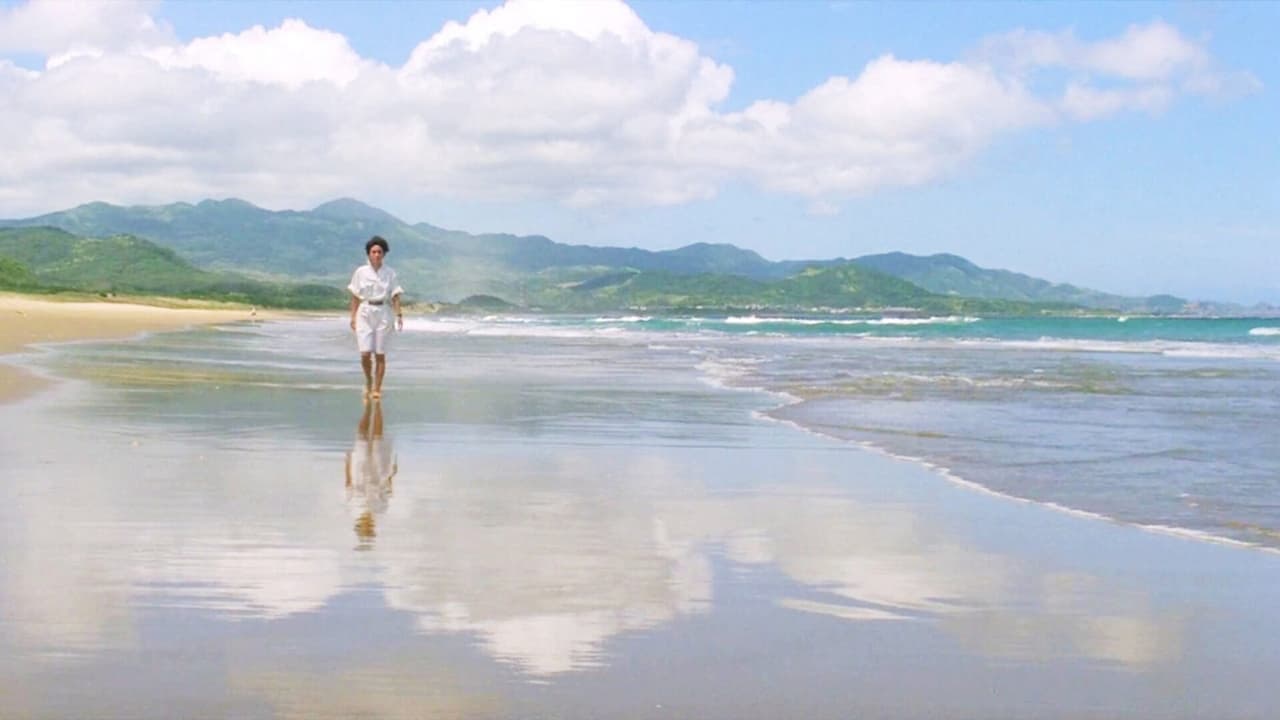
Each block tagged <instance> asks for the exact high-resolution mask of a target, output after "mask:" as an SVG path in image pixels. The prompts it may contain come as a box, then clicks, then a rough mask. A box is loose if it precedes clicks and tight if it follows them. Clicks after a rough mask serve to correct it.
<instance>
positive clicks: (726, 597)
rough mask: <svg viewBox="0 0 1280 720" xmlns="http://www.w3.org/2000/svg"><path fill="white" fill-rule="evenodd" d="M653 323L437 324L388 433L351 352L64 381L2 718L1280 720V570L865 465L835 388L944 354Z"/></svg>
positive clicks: (133, 366) (12, 406) (332, 321)
mask: <svg viewBox="0 0 1280 720" xmlns="http://www.w3.org/2000/svg"><path fill="white" fill-rule="evenodd" d="M175 322H176V321H175ZM214 322H215V323H217V321H216V320H214ZM190 324H191V323H190V322H187V323H181V324H178V325H177V326H178V327H182V326H185V325H190ZM635 324H636V322H635V321H634V319H632V320H624V321H617V320H616V319H614V320H611V321H609V322H601V321H599V319H596V318H580V319H576V320H573V321H572V322H570V321H568V320H554V321H552V320H546V319H538V318H519V317H513V318H506V319H503V318H463V319H449V318H410V319H409V323H408V326H407V328H406V332H405V333H403V334H401V335H399V336H397V337H396V338H395V341H396V345H395V346H393V348H392V353H391V356H390V358H391V359H390V369H389V371H388V379H387V384H386V386H385V387H386V398H385V399H384V401H383V402H382V403H379V404H375V405H367V404H364V403H362V401H361V396H360V377H359V370H358V367H357V364H356V361H355V356H354V352H353V349H352V347H351V339H350V335H349V331H348V329H347V327H346V325H345V318H344V317H342V316H338V315H335V316H332V317H309V318H276V319H271V320H268V321H265V322H260V323H236V322H232V323H229V324H213V325H197V326H192V327H188V328H186V329H182V330H176V331H174V332H164V333H151V334H148V335H146V336H144V337H140V338H132V339H126V338H125V337H124V334H125V333H123V331H122V333H121V335H119V336H117V339H112V340H107V341H104V342H95V343H75V344H70V345H67V344H62V345H51V346H48V347H47V348H46V351H45V352H43V353H40V354H39V355H38V356H36V357H35V358H34V359H33V360H32V362H34V363H35V366H36V367H37V368H38V369H39V371H40V372H41V373H42V374H44V375H48V376H50V377H52V378H57V379H60V380H62V381H61V382H53V383H50V384H49V385H47V386H46V387H45V388H44V390H43V391H42V392H39V393H35V394H28V395H26V396H25V397H23V398H20V399H15V400H13V401H11V402H9V403H6V404H4V405H0V421H3V423H4V427H5V428H6V433H5V434H4V438H3V440H0V462H2V463H3V466H4V467H5V468H6V469H7V471H8V472H9V474H10V477H11V482H10V491H11V494H12V501H11V502H9V503H6V504H4V505H3V506H0V552H2V553H3V556H4V557H5V558H6V561H5V564H4V569H3V571H2V573H0V658H2V659H0V698H4V701H3V702H4V708H3V709H4V713H3V714H4V715H5V716H6V717H10V716H12V717H18V718H28V717H31V718H35V717H113V718H114V717H131V718H140V717H146V718H151V717H154V718H164V717H172V716H174V715H175V714H177V715H183V716H195V717H237V718H303V717H306V718H344V717H352V716H376V717H393V718H394V717H404V718H409V717H458V718H524V717H564V718H577V717H584V718H585V717H591V718H623V717H627V718H667V717H679V718H726V719H728V718H734V719H738V718H761V719H765V718H778V717H808V718H832V719H833V720H834V719H835V718H848V717H872V718H920V717H930V718H988V717H1017V718H1062V719H1067V718H1072V719H1074V718H1104V717H1133V718H1160V719H1162V720H1163V719H1168V718H1187V719H1188V720H1190V719H1192V718H1204V717H1213V718H1226V719H1232V720H1234V719H1241V720H1243V719H1257V720H1262V719H1263V718H1268V717H1271V715H1272V714H1273V713H1274V708H1275V707H1276V706H1277V701H1278V700H1280V696H1278V695H1277V693H1276V690H1275V688H1274V682H1273V678H1274V677H1275V674H1276V672H1277V671H1280V648H1278V647H1277V644H1276V643H1275V642H1274V638H1275V637H1280V618H1278V617H1277V616H1276V614H1275V613H1274V611H1273V610H1272V608H1274V607H1277V606H1280V553H1276V552H1273V551H1271V550H1270V549H1269V548H1267V547H1254V546H1243V545H1242V544H1240V543H1238V542H1233V541H1231V540H1230V539H1229V538H1213V537H1201V536H1196V535H1193V534H1189V533H1178V532H1172V531H1170V532H1163V531H1160V530H1159V529H1157V528H1154V527H1144V526H1141V525H1139V524H1136V523H1128V522H1122V521H1119V520H1115V519H1109V518H1103V517H1099V516H1098V515H1097V514H1091V513H1085V512H1079V511H1076V510H1073V509H1071V508H1063V507H1055V506H1052V505H1051V504H1050V503H1045V502H1036V501H1033V500H1030V499H1027V498H1016V497H1013V496H1011V495H1010V494H1008V493H1006V492H996V491H992V490H989V489H985V488H982V487H977V486H975V485H974V483H971V482H966V478H964V477H963V476H957V475H955V474H954V472H948V471H946V470H944V469H943V468H940V467H938V466H937V465H931V464H929V463H926V462H921V461H919V460H912V459H906V458H903V457H895V456H894V455H893V454H891V453H890V452H888V451H887V450H885V449H884V448H883V447H877V446H875V445H871V444H867V443H865V442H864V440H863V438H861V437H848V438H845V437H840V434H841V432H843V430H841V428H844V427H845V426H844V425H839V424H838V423H837V420H839V421H840V422H843V423H845V424H850V423H852V424H853V425H855V426H856V427H858V428H865V427H867V426H869V425H870V422H871V419H870V418H859V417H857V413H856V411H855V410H851V409H849V408H848V407H846V406H841V407H843V409H841V410H840V411H839V413H837V412H836V411H835V410H833V407H834V406H833V405H832V404H831V403H832V402H834V400H832V397H835V400H838V401H840V402H842V403H843V402H846V401H847V398H846V396H845V395H836V396H833V395H832V393H831V392H824V393H817V392H816V391H815V390H814V387H816V386H815V384H814V383H815V382H816V379H815V378H816V376H815V375H814V374H813V372H811V371H810V370H806V369H804V368H803V367H802V365H803V363H804V362H812V363H814V364H815V367H817V366H820V367H821V368H822V369H823V370H824V371H826V370H827V369H829V368H830V367H832V363H833V361H834V360H835V359H837V358H840V357H843V358H844V360H843V362H845V363H846V366H848V362H849V361H848V358H850V357H854V356H855V351H858V349H860V348H864V347H870V348H871V352H872V353H873V354H872V355H870V356H869V357H870V358H871V359H870V360H868V361H867V362H871V363H873V364H878V366H879V367H881V369H885V368H903V367H909V366H911V363H913V362H915V363H917V364H918V363H920V362H924V361H923V360H920V359H918V358H916V357H915V355H913V354H912V350H913V349H914V347H915V345H914V344H911V343H908V344H906V345H904V346H901V347H900V346H899V345H895V344H889V345H884V344H881V343H879V342H878V341H870V340H868V339H867V338H863V337H855V338H852V339H849V340H840V341H839V342H840V343H851V344H845V345H841V344H836V345H832V343H829V342H827V341H826V340H822V341H821V342H817V343H816V344H815V342H814V341H812V340H808V339H803V340H790V339H788V338H785V337H773V336H770V337H760V336H740V337H730V336H726V335H724V334H723V333H719V332H716V333H707V332H705V331H694V332H687V331H683V330H682V331H680V332H670V331H668V330H665V329H664V330H663V331H662V332H656V333H655V332H651V331H635V330H629V329H620V328H625V327H626V326H628V325H635ZM170 327H175V326H170ZM141 329H149V330H158V329H161V328H158V327H149V328H140V330H141ZM134 332H137V331H134ZM833 347H834V348H842V350H840V352H839V353H837V352H835V350H833ZM936 352H937V351H936V349H934V348H930V349H929V353H930V354H935V353H936ZM965 352H969V348H968V346H965ZM996 352H1003V353H1007V348H1004V347H1001V348H1000V349H998V350H997V351H996ZM1010 362H1011V364H1012V365H1016V363H1013V362H1012V361H1010ZM772 365H777V366H778V368H780V369H771V367H772ZM982 365H983V366H984V367H986V366H987V365H988V363H987V362H986V361H985V360H983V361H982ZM1036 366H1037V367H1042V366H1043V367H1049V366H1048V365H1047V364H1045V363H1042V362H1039V361H1038V360H1037V362H1036ZM841 367H845V366H841ZM851 367H852V366H848V367H845V370H842V373H843V374H841V375H840V378H839V381H840V382H846V381H847V380H848V377H847V376H848V374H849V372H852V370H851V369H850V368H851ZM1249 367H1251V368H1252V367H1253V366H1252V365H1250V366H1249ZM917 369H918V368H917ZM1143 372H1146V370H1145V369H1144V370H1143ZM1179 372H1181V369H1180V368H1179ZM1247 377H1248V379H1249V381H1250V382H1254V381H1256V378H1254V376H1252V375H1249V376H1247ZM780 378H790V379H791V380H792V381H793V382H791V384H790V385H789V387H790V389H791V391H792V392H793V393H794V394H793V395H791V396H783V395H782V394H780V393H779V391H778V390H777V389H771V388H769V387H764V386H765V385H773V384H777V383H780V382H782V381H781V380H780ZM796 378H803V382H798V381H796ZM859 387H860V388H861V387H862V385H859ZM1002 387H1003V385H1002ZM805 388H808V390H806V391H805V392H806V393H808V394H810V395H812V396H813V398H817V399H819V400H821V401H822V403H821V404H820V405H819V406H818V409H820V410H821V413H816V414H815V413H814V412H811V411H810V410H811V409H809V408H807V407H806V406H805V405H804V402H803V401H802V400H801V398H800V393H801V391H802V390H804V389H805ZM813 398H810V399H813ZM933 401H935V402H936V401H937V399H936V398H934V399H933ZM984 402H985V399H984ZM1133 402H1135V403H1136V402H1139V400H1138V399H1135V400H1134V401H1133ZM939 407H943V408H945V407H948V406H945V405H944V406H939ZM1011 407H1020V406H1011ZM877 408H878V411H879V412H880V413H881V416H880V417H879V418H878V419H879V421H880V422H887V420H889V419H896V420H897V421H899V422H905V420H906V419H907V416H905V415H903V414H902V413H900V412H896V411H893V409H892V408H891V407H890V406H887V405H884V404H883V403H882V404H881V405H878V406H877ZM815 418H816V419H815ZM19 420H20V421H19ZM819 420H820V421H821V422H818V421H819ZM824 423H825V424H824ZM855 429H856V428H855ZM1046 432H1050V431H1046ZM1056 432H1058V433H1059V436H1060V437H1066V435H1064V433H1067V432H1069V430H1068V429H1060V430H1058V431H1056ZM1117 462H1121V461H1117ZM974 466H975V467H977V465H976V464H975V465H974ZM1058 477H1060V478H1069V477H1071V476H1070V475H1069V474H1066V473H1062V474H1059V475H1058Z"/></svg>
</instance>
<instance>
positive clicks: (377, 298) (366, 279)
mask: <svg viewBox="0 0 1280 720" xmlns="http://www.w3.org/2000/svg"><path fill="white" fill-rule="evenodd" d="M347 290H349V291H351V294H352V295H355V296H356V297H358V298H360V299H361V300H363V301H366V302H367V301H370V300H372V301H373V302H389V301H390V300H391V298H393V297H395V296H396V295H399V294H400V293H403V292H404V288H402V287H400V280H399V279H398V278H396V271H395V270H392V269H391V267H390V266H388V265H387V264H386V263H383V265H382V267H380V268H378V269H377V270H374V269H373V266H372V265H368V264H365V265H361V266H360V267H358V268H356V271H355V272H354V273H352V274H351V283H350V284H348V285H347Z"/></svg>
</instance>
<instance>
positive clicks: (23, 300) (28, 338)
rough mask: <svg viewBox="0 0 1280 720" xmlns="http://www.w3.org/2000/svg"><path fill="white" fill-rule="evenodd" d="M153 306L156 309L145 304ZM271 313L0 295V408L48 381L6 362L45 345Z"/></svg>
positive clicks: (160, 302) (164, 303) (158, 302)
mask: <svg viewBox="0 0 1280 720" xmlns="http://www.w3.org/2000/svg"><path fill="white" fill-rule="evenodd" d="M149 302H154V303H156V304H147V303H149ZM278 316H279V313H278V312H275V311H268V312H265V313H264V312H263V311H259V310H256V309H254V308H251V307H243V306H221V305H214V304H211V303H207V302H201V303H198V302H187V301H182V300H171V299H166V298H120V299H91V298H90V297H87V296H76V297H69V298H59V299H54V298H51V297H47V296H35V295H23V294H20V293H11V292H0V404H3V403H11V402H16V401H18V400H21V399H23V398H26V397H30V396H31V395H34V394H35V393H37V392H39V391H40V390H41V389H42V388H44V387H47V386H48V384H49V383H50V381H49V380H48V379H47V378H43V377H40V376H38V375H36V374H34V373H32V372H29V371H27V370H25V369H23V368H21V367H18V366H17V365H14V364H11V363H9V362H6V360H7V359H8V358H9V357H11V356H14V355H18V354H21V353H24V352H29V351H30V350H31V349H32V347H33V346H35V345H39V344H43V343H57V342H71V341H80V340H114V339H122V338H129V337H133V336H135V335H139V334H141V333H145V332H163V331H166V330H181V329H183V328H188V327H193V326H196V325H221V324H224V323H233V322H241V321H245V320H250V319H263V318H271V317H278Z"/></svg>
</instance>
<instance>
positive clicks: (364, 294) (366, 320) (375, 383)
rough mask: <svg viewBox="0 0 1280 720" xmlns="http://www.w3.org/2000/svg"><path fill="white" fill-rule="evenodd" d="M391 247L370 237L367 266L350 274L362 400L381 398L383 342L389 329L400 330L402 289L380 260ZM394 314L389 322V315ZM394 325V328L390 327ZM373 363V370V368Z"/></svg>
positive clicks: (384, 364)
mask: <svg viewBox="0 0 1280 720" xmlns="http://www.w3.org/2000/svg"><path fill="white" fill-rule="evenodd" d="M389 252H391V248H390V247H389V246H388V245H387V241H386V240H384V239H382V238H381V237H379V236H377V235H374V236H373V237H372V238H369V242H367V243H365V244H364V254H365V256H366V257H368V258H369V264H368V265H361V266H360V267H358V268H356V271H355V272H354V273H352V275H351V284H349V285H347V290H349V291H350V292H351V329H352V330H354V331H355V333H356V344H357V345H358V346H359V347H360V367H361V368H362V369H363V370H364V397H365V399H370V398H372V399H374V400H377V399H379V398H381V397H382V376H383V375H385V374H386V372H387V343H388V342H390V340H391V330H392V328H393V327H395V329H398V330H403V329H404V314H403V312H402V311H401V310H400V295H401V294H402V293H403V292H404V289H403V288H401V287H400V283H399V281H398V280H397V279H396V271H395V270H392V269H391V268H390V267H388V266H387V265H386V264H384V263H383V262H382V261H383V260H384V259H385V258H386V256H387V253H389ZM393 312H394V313H395V317H394V319H393V317H392V313H393ZM393 323H394V325H393ZM375 361H376V368H375Z"/></svg>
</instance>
